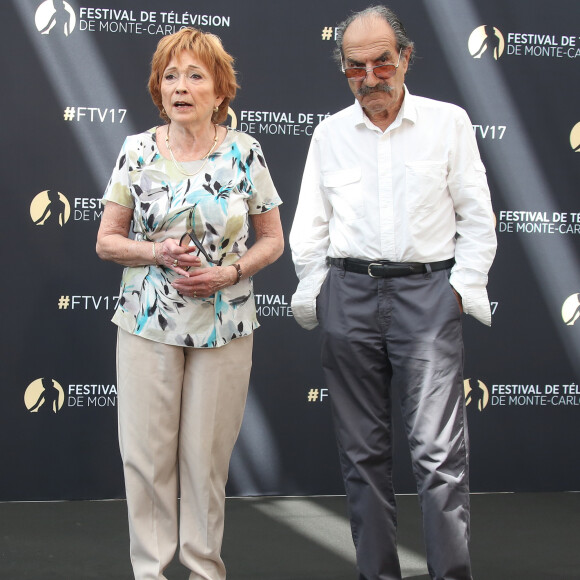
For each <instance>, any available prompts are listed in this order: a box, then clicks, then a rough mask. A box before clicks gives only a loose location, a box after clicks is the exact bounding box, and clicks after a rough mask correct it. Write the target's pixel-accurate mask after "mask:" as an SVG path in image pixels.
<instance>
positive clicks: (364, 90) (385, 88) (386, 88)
mask: <svg viewBox="0 0 580 580" xmlns="http://www.w3.org/2000/svg"><path fill="white" fill-rule="evenodd" d="M393 90H394V88H393V87H392V86H391V85H388V84H387V83H381V84H380V85H375V86H374V87H367V86H366V85H363V86H362V87H361V88H360V89H359V90H358V91H357V95H358V96H359V97H366V96H367V95H370V94H372V93H392V92H393Z"/></svg>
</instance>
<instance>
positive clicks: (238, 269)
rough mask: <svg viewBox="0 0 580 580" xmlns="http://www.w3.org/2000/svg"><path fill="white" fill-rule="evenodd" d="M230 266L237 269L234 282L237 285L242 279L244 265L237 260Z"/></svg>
mask: <svg viewBox="0 0 580 580" xmlns="http://www.w3.org/2000/svg"><path fill="white" fill-rule="evenodd" d="M230 266H233V267H234V268H235V269H236V278H235V280H234V283H233V285H234V286H235V285H236V284H237V283H238V282H239V281H240V280H241V279H242V267H241V266H240V265H239V264H238V263H237V262H235V263H234V264H230Z"/></svg>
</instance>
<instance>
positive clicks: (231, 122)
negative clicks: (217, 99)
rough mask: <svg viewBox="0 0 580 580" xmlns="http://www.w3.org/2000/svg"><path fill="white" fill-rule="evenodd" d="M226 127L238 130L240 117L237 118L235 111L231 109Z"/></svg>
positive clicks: (229, 108) (229, 109)
mask: <svg viewBox="0 0 580 580" xmlns="http://www.w3.org/2000/svg"><path fill="white" fill-rule="evenodd" d="M226 125H228V126H229V127H231V128H232V129H237V128H238V117H237V116H236V113H235V111H234V110H233V109H232V108H231V107H228V116H227V118H226Z"/></svg>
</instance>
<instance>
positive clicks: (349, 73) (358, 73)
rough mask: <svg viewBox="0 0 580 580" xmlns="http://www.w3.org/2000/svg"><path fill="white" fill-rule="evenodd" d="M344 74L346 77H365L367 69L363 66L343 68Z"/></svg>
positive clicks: (357, 78)
mask: <svg viewBox="0 0 580 580" xmlns="http://www.w3.org/2000/svg"><path fill="white" fill-rule="evenodd" d="M344 74H345V76H346V78H347V79H356V80H360V79H364V78H365V76H366V75H367V71H366V70H365V69H364V68H358V67H351V68H345V69H344Z"/></svg>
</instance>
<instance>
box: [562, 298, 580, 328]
mask: <svg viewBox="0 0 580 580" xmlns="http://www.w3.org/2000/svg"><path fill="white" fill-rule="evenodd" d="M578 318H580V294H572V296H568V298H566V300H565V301H564V304H563V305H562V320H563V321H564V324H566V325H568V326H574V325H575V324H576V321H577V320H578Z"/></svg>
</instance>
